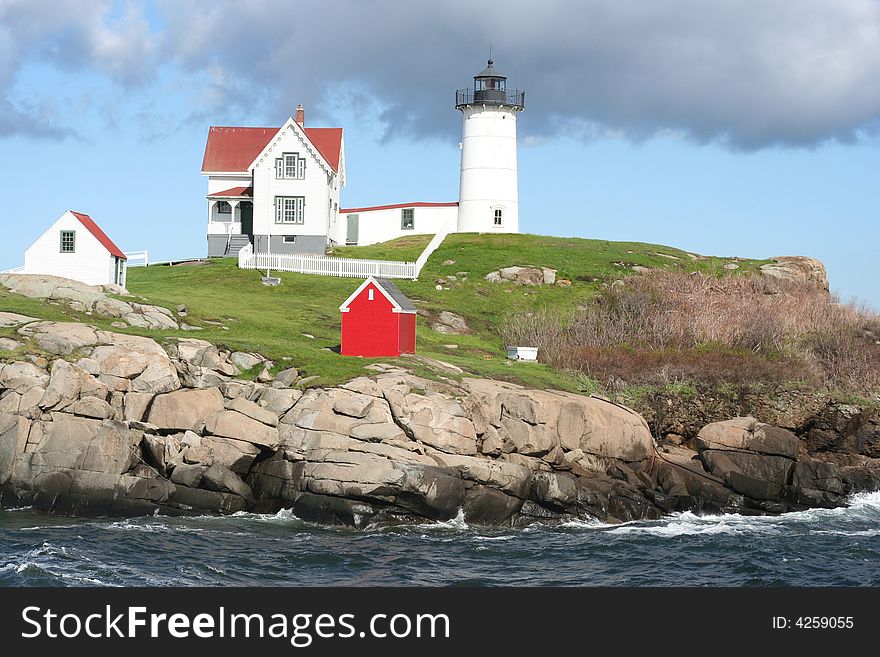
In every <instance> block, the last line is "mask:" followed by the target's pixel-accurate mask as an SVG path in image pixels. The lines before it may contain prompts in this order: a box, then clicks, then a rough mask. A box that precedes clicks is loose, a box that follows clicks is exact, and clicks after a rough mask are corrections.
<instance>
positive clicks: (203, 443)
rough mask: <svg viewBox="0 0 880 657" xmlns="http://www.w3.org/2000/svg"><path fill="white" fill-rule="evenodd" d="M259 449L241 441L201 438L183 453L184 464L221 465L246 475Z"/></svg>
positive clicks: (212, 437) (214, 437)
mask: <svg viewBox="0 0 880 657" xmlns="http://www.w3.org/2000/svg"><path fill="white" fill-rule="evenodd" d="M259 454H260V448H259V447H257V446H255V445H253V444H251V443H248V442H244V441H242V440H234V439H232V438H220V437H217V436H203V437H201V438H200V439H199V442H198V444H197V445H189V446H187V449H186V450H185V451H184V453H183V460H184V461H185V462H186V463H192V464H200V465H205V466H210V465H214V464H215V463H216V464H218V465H222V466H223V467H225V468H228V469H230V470H232V471H233V472H235V473H238V474H240V475H245V474H247V472H248V470H249V469H250V467H251V465H252V464H253V462H254V459H256V457H257V456H258V455H259Z"/></svg>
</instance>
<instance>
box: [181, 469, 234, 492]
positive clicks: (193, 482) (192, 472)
mask: <svg viewBox="0 0 880 657" xmlns="http://www.w3.org/2000/svg"><path fill="white" fill-rule="evenodd" d="M207 470H208V466H205V465H189V464H187V463H178V464H177V465H175V466H174V470H172V471H171V481H172V482H174V483H175V484H180V485H181V486H189V487H190V488H198V487H199V484H200V483H201V481H202V477H203V476H204V474H205V472H206V471H207ZM224 492H228V491H224Z"/></svg>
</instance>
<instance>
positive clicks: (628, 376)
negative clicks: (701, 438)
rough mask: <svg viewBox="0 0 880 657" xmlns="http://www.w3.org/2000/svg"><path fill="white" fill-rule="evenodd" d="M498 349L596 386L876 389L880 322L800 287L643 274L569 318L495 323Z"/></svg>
mask: <svg viewBox="0 0 880 657" xmlns="http://www.w3.org/2000/svg"><path fill="white" fill-rule="evenodd" d="M502 337H503V338H504V339H505V340H506V341H507V343H508V344H521V345H530V346H537V347H538V348H539V354H540V358H541V360H542V361H544V362H547V363H549V364H550V365H552V366H554V367H557V368H563V369H574V370H579V371H582V372H586V373H588V374H589V375H591V376H594V377H595V378H597V379H599V380H601V381H602V382H604V383H605V384H606V385H609V384H610V385H622V384H624V383H648V382H662V381H664V380H675V381H683V380H704V381H716V382H721V381H727V382H736V383H747V382H751V381H754V382H773V383H779V382H782V381H785V380H799V381H810V382H814V383H821V384H823V385H825V386H828V387H833V388H840V389H844V390H850V391H865V390H873V389H875V388H877V387H880V343H878V341H880V319H878V316H877V315H876V314H875V313H873V312H871V311H868V310H867V309H865V308H860V307H858V306H856V305H854V304H842V303H840V302H839V301H838V300H837V299H836V298H834V297H830V296H829V295H828V294H827V293H825V292H823V291H821V290H819V289H817V288H816V287H815V286H814V285H812V284H810V283H806V282H805V283H797V282H789V281H780V280H777V279H770V278H766V277H763V276H728V277H723V278H717V277H714V276H707V275H704V274H699V273H693V274H684V273H678V272H662V273H661V272H653V273H651V274H650V275H644V276H633V277H630V278H628V279H627V282H626V284H625V285H624V286H623V287H620V288H611V289H606V290H604V291H603V292H602V294H601V295H600V296H599V297H598V298H597V299H596V300H595V302H593V303H592V304H590V305H589V306H588V307H587V308H586V309H584V310H583V311H580V312H578V313H575V314H574V315H563V314H560V313H556V312H553V311H549V310H545V311H543V312H538V313H530V314H527V315H517V316H514V317H511V318H509V321H507V322H505V323H504V327H503V329H502Z"/></svg>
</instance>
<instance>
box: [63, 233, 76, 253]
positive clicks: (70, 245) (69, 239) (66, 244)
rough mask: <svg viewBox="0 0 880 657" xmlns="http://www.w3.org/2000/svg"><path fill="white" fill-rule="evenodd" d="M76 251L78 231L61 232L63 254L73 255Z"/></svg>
mask: <svg viewBox="0 0 880 657" xmlns="http://www.w3.org/2000/svg"><path fill="white" fill-rule="evenodd" d="M75 250H76V231H75V230H62V231H61V253H73V252H74V251H75Z"/></svg>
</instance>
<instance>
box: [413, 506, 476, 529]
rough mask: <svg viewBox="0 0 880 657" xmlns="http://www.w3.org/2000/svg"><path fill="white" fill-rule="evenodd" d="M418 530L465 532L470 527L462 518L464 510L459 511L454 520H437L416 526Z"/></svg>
mask: <svg viewBox="0 0 880 657" xmlns="http://www.w3.org/2000/svg"><path fill="white" fill-rule="evenodd" d="M418 527H419V529H454V530H458V531H466V530H468V529H470V525H468V524H467V521H466V520H465V517H464V509H459V510H458V513H456V514H455V517H454V518H450V519H449V520H437V521H435V522H430V523H427V524H423V525H418Z"/></svg>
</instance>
